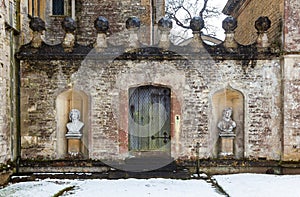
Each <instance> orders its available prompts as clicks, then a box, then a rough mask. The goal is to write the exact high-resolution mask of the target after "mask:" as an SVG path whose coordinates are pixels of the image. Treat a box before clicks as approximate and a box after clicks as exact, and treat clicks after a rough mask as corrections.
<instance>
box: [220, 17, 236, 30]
mask: <svg viewBox="0 0 300 197" xmlns="http://www.w3.org/2000/svg"><path fill="white" fill-rule="evenodd" d="M222 28H223V29H224V30H225V32H226V33H229V32H233V31H234V30H235V29H236V28H237V20H236V19H235V18H234V17H232V16H228V17H226V18H225V19H224V20H223V22H222Z"/></svg>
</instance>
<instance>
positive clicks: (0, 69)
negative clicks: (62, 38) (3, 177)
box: [0, 1, 11, 165]
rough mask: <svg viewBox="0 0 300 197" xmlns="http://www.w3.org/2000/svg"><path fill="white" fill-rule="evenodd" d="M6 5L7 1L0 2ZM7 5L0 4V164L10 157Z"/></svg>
mask: <svg viewBox="0 0 300 197" xmlns="http://www.w3.org/2000/svg"><path fill="white" fill-rule="evenodd" d="M1 3H2V4H3V3H5V4H6V5H8V1H3V2H1ZM7 20H8V7H4V6H0V96H1V106H0V165H1V164H2V163H5V162H7V161H8V160H9V159H10V155H11V154H10V153H11V152H10V130H9V123H10V117H9V114H10V113H9V106H10V102H9V90H10V86H9V84H10V78H9V76H10V34H9V31H5V25H4V22H5V21H7Z"/></svg>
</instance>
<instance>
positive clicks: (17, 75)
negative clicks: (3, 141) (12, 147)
mask: <svg viewBox="0 0 300 197" xmlns="http://www.w3.org/2000/svg"><path fill="white" fill-rule="evenodd" d="M16 4H17V8H16V12H17V29H18V30H19V31H20V29H21V23H20V17H21V16H20V14H21V8H20V0H18V1H17V2H16ZM19 44H20V40H18V45H19ZM17 48H19V47H17ZM14 52H15V51H14ZM14 55H15V53H14ZM14 62H15V64H14V65H15V69H14V76H15V85H14V88H15V91H14V92H15V97H16V98H15V127H16V129H15V131H16V135H15V136H16V139H15V141H16V173H17V174H19V167H20V160H21V121H20V116H21V110H20V60H18V59H16V58H15V57H14Z"/></svg>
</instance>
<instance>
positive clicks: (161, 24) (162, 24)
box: [158, 17, 173, 48]
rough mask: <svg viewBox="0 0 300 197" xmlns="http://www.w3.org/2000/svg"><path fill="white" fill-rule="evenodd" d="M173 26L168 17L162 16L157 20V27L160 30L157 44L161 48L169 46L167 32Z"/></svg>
mask: <svg viewBox="0 0 300 197" xmlns="http://www.w3.org/2000/svg"><path fill="white" fill-rule="evenodd" d="M172 27H173V22H172V20H171V19H170V18H168V17H163V18H161V19H160V20H159V21H158V29H159V30H160V31H161V37H160V41H159V44H158V46H159V47H161V48H169V46H170V40H169V33H170V30H171V29H172Z"/></svg>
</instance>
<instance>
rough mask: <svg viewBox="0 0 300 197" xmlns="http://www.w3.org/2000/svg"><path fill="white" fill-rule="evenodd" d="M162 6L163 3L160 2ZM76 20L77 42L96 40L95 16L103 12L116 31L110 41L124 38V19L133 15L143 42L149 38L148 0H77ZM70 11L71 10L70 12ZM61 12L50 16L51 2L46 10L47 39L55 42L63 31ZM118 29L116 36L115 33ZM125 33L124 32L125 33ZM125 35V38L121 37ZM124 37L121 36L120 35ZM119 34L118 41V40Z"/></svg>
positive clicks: (148, 40)
mask: <svg viewBox="0 0 300 197" xmlns="http://www.w3.org/2000/svg"><path fill="white" fill-rule="evenodd" d="M159 5H160V6H162V4H159ZM75 7H76V21H77V25H78V29H77V40H78V43H79V44H82V45H89V44H93V43H94V42H95V40H96V31H95V28H94V21H95V19H96V18H97V17H98V16H104V17H106V18H107V19H108V21H109V23H110V30H109V32H110V34H111V35H115V37H113V38H112V40H113V41H112V42H116V40H119V41H118V42H124V41H125V40H126V28H125V21H126V20H127V18H128V17H131V16H136V17H139V18H140V19H141V23H142V24H141V30H140V32H141V33H140V37H141V38H142V42H144V43H149V42H150V27H149V25H150V19H151V17H150V13H151V11H150V0H126V1H119V0H110V1H101V4H99V1H97V0H92V1H91V0H89V1H76V6H75ZM69 15H70V14H69ZM63 18H64V16H51V10H50V6H49V5H48V6H47V10H46V18H45V21H46V27H47V30H49V31H47V32H46V42H47V43H49V44H58V43H60V42H61V40H62V38H63V36H64V33H63V31H62V28H61V21H62V19H63ZM117 33H119V34H118V35H117V36H116V34H117ZM124 34H125V35H124ZM124 36H125V38H124ZM122 37H123V38H122ZM120 38H121V41H120Z"/></svg>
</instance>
